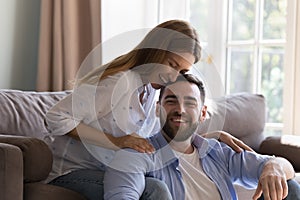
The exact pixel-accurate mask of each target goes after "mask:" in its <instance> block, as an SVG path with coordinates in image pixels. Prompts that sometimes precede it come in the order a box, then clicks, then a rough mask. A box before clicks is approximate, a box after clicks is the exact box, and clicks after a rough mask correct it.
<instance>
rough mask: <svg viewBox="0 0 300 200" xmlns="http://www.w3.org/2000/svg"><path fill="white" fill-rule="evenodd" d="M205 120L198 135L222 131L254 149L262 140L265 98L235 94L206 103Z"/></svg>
mask: <svg viewBox="0 0 300 200" xmlns="http://www.w3.org/2000/svg"><path fill="white" fill-rule="evenodd" d="M207 105H208V117H207V119H206V120H205V121H204V123H203V124H202V126H200V127H199V132H200V133H205V132H212V131H217V130H223V131H226V132H228V133H230V134H232V135H233V136H235V137H237V138H239V139H241V140H242V141H243V142H245V143H246V144H248V145H249V146H250V147H252V148H253V149H254V150H258V149H259V145H260V143H261V142H262V141H263V139H264V135H263V130H264V127H265V112H266V111H265V98H264V96H263V95H260V94H251V93H236V94H232V95H227V96H224V97H221V98H218V99H212V100H208V101H207Z"/></svg>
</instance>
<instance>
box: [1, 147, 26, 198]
mask: <svg viewBox="0 0 300 200" xmlns="http://www.w3.org/2000/svg"><path fill="white" fill-rule="evenodd" d="M19 191H21V192H19ZM22 191H23V157H22V151H21V150H20V149H19V148H18V147H17V146H14V145H10V144H5V143H0V199H1V200H2V199H3V200H12V199H13V200H22V199H23V192H22Z"/></svg>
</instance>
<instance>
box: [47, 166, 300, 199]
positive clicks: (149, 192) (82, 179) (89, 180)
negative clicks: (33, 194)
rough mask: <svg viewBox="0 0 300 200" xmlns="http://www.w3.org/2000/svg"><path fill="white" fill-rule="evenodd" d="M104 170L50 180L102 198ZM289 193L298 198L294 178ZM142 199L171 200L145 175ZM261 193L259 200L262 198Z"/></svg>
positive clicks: (163, 186) (299, 187) (165, 190)
mask: <svg viewBox="0 0 300 200" xmlns="http://www.w3.org/2000/svg"><path fill="white" fill-rule="evenodd" d="M103 177H104V172H103V171H98V170H77V171H73V172H71V173H69V174H66V175H63V176H60V177H58V178H56V179H54V180H53V181H51V182H50V184H52V185H57V186H61V187H64V188H68V189H71V190H73V191H76V192H78V193H80V194H81V195H83V196H85V197H86V199H87V200H101V199H103ZM287 183H288V188H289V193H288V196H287V197H286V198H285V200H300V185H299V184H298V182H296V181H295V180H293V179H292V180H288V181H287ZM140 199H142V200H168V199H169V200H171V199H172V197H171V194H170V192H169V190H168V187H167V186H166V184H165V183H163V182H162V181H160V180H158V179H155V178H150V177H146V187H145V190H144V192H143V194H142V196H141V198H140ZM263 199H264V198H263V195H262V196H261V197H260V198H259V200H263Z"/></svg>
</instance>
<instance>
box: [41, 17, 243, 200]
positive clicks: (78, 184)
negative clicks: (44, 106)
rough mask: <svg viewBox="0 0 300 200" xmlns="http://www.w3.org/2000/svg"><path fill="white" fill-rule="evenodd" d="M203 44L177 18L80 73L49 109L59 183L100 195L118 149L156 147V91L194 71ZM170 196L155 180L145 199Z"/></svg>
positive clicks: (148, 185) (52, 176)
mask: <svg viewBox="0 0 300 200" xmlns="http://www.w3.org/2000/svg"><path fill="white" fill-rule="evenodd" d="M200 51H201V47H200V44H199V40H198V35H197V33H196V30H195V29H194V28H193V27H192V26H191V25H190V24H189V23H188V22H185V21H182V20H170V21H167V22H164V23H162V24H160V25H158V26H156V27H155V28H153V29H152V30H151V31H150V32H149V33H148V34H147V35H146V36H145V38H144V39H143V40H142V41H141V43H140V44H139V45H137V47H136V48H134V49H133V50H132V51H130V52H129V53H127V54H124V55H122V56H120V57H118V58H116V59H114V60H113V61H111V62H110V63H108V64H105V65H103V66H99V67H98V68H96V69H94V70H93V71H91V72H90V73H88V74H87V75H85V76H84V77H83V78H81V79H79V80H78V82H77V84H76V88H75V89H74V91H73V92H72V94H70V95H69V96H67V97H66V98H65V99H63V100H61V101H60V102H59V103H58V104H57V105H55V106H54V107H53V108H52V109H50V110H49V112H48V113H47V115H46V123H47V125H48V129H49V130H50V133H51V134H50V136H49V138H51V143H50V146H51V147H52V148H53V153H54V154H55V158H56V159H55V160H54V163H53V170H52V173H51V174H50V176H49V179H48V180H49V181H51V184H55V185H60V186H63V187H67V188H70V189H72V190H75V191H78V192H80V193H82V194H83V195H85V196H86V197H87V198H89V199H100V198H101V197H102V179H103V173H104V171H105V165H107V164H109V162H110V161H111V159H112V158H113V156H114V150H117V149H118V148H125V147H129V148H133V149H136V150H138V151H140V152H146V153H150V152H152V151H153V150H154V149H153V147H152V146H151V145H150V144H149V143H148V142H147V140H146V139H144V137H147V136H150V135H151V134H155V133H156V132H157V131H158V130H159V126H158V124H159V123H157V121H156V120H157V119H156V117H155V102H156V98H155V96H156V90H158V89H160V88H161V86H162V85H164V84H165V83H167V82H169V81H175V80H176V78H177V76H178V74H179V73H185V72H187V71H189V70H190V68H191V66H192V64H193V63H196V62H197V61H199V59H200ZM58 136H59V137H58ZM221 136H222V137H221V139H222V138H223V139H222V141H224V142H226V143H228V144H229V145H230V146H234V145H238V146H241V147H243V148H247V146H243V144H240V143H238V142H239V141H238V140H236V139H235V138H233V137H231V136H230V135H229V134H226V133H224V134H221ZM224 138H225V139H224ZM86 180H88V183H87V182H86ZM158 188H159V189H158ZM170 197H171V196H170V194H169V193H168V191H167V189H166V188H165V185H164V184H163V183H161V182H159V181H158V180H155V179H150V178H149V179H147V181H146V189H145V191H144V194H143V197H142V198H145V199H146V198H148V199H154V198H155V199H168V198H170Z"/></svg>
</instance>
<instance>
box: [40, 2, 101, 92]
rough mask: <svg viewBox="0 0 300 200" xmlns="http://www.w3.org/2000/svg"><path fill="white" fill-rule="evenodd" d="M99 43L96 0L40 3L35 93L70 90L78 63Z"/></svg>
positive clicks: (98, 4) (97, 4)
mask: <svg viewBox="0 0 300 200" xmlns="http://www.w3.org/2000/svg"><path fill="white" fill-rule="evenodd" d="M100 42H101V3H100V0H75V1H74V0H43V1H41V19H40V38H39V60H38V77H37V88H36V89H37V91H60V90H67V89H72V84H71V82H72V81H73V80H74V78H75V76H76V73H77V70H78V69H79V67H80V64H81V63H82V61H83V60H84V59H85V57H86V56H87V55H88V53H89V52H90V51H91V50H92V49H93V48H94V47H95V46H96V45H97V44H99V43H100Z"/></svg>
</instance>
